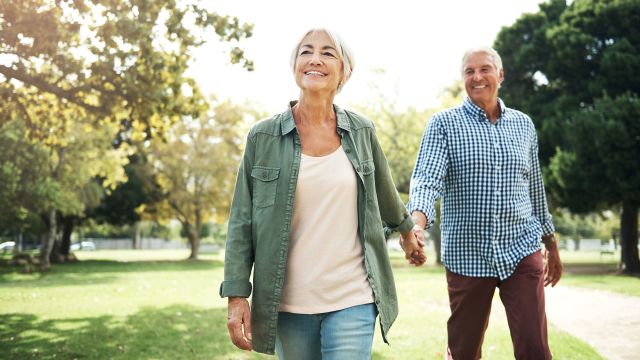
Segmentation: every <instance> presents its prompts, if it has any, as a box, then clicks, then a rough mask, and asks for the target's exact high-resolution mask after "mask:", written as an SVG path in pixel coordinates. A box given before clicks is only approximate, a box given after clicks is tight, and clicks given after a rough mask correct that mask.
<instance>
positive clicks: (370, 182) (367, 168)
mask: <svg viewBox="0 0 640 360" xmlns="http://www.w3.org/2000/svg"><path fill="white" fill-rule="evenodd" d="M375 170H376V167H375V165H374V163H373V160H363V161H361V162H360V165H359V166H358V167H357V168H356V171H357V172H358V175H359V176H360V179H362V182H363V184H364V189H365V192H366V193H367V197H368V198H369V199H372V200H373V199H374V198H373V195H374V194H375V191H376V187H375V186H376V184H375V179H374V172H375Z"/></svg>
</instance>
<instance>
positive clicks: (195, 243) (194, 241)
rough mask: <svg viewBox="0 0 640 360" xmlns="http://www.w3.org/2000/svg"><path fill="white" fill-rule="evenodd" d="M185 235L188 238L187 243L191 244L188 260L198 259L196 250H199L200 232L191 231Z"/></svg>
mask: <svg viewBox="0 0 640 360" xmlns="http://www.w3.org/2000/svg"><path fill="white" fill-rule="evenodd" d="M187 235H188V238H189V245H191V254H190V255H189V260H198V251H199V250H200V232H198V231H193V232H191V234H187Z"/></svg>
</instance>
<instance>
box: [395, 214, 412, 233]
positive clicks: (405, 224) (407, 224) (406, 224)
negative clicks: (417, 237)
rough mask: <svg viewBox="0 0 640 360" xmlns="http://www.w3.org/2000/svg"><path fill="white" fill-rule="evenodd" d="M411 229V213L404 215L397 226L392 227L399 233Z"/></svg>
mask: <svg viewBox="0 0 640 360" xmlns="http://www.w3.org/2000/svg"><path fill="white" fill-rule="evenodd" d="M411 229H413V219H412V218H411V215H408V214H407V215H406V216H405V217H404V219H403V220H402V222H401V223H400V224H398V226H396V227H394V228H393V230H394V231H397V232H400V233H404V232H408V231H411Z"/></svg>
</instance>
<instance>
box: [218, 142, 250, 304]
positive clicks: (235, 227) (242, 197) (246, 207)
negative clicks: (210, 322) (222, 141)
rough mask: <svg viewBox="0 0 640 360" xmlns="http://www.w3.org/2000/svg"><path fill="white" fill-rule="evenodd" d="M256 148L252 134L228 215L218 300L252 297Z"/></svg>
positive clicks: (247, 143) (247, 144) (239, 171)
mask: <svg viewBox="0 0 640 360" xmlns="http://www.w3.org/2000/svg"><path fill="white" fill-rule="evenodd" d="M254 151H255V145H254V143H253V142H252V140H251V133H250V134H249V136H248V137H247V142H246V146H245V151H244V155H243V158H242V162H241V163H240V168H239V170H238V177H237V180H236V186H235V190H234V192H233V201H232V203H231V211H230V214H229V227H228V230H227V243H226V249H225V257H224V281H223V282H222V284H221V285H220V296H222V297H228V296H241V297H248V296H249V295H251V281H250V276H251V269H252V267H253V263H254V252H253V242H252V234H251V231H252V230H251V228H252V211H253V205H252V190H251V189H252V186H251V182H252V180H251V169H252V167H253V159H254Z"/></svg>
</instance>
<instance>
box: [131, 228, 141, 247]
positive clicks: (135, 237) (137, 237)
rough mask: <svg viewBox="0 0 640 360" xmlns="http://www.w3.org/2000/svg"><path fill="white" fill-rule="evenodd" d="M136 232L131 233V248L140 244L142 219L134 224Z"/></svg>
mask: <svg viewBox="0 0 640 360" xmlns="http://www.w3.org/2000/svg"><path fill="white" fill-rule="evenodd" d="M135 229H136V233H135V235H133V248H134V249H136V250H137V249H140V247H141V246H140V244H142V240H141V236H140V233H141V232H142V221H136V224H135Z"/></svg>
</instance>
